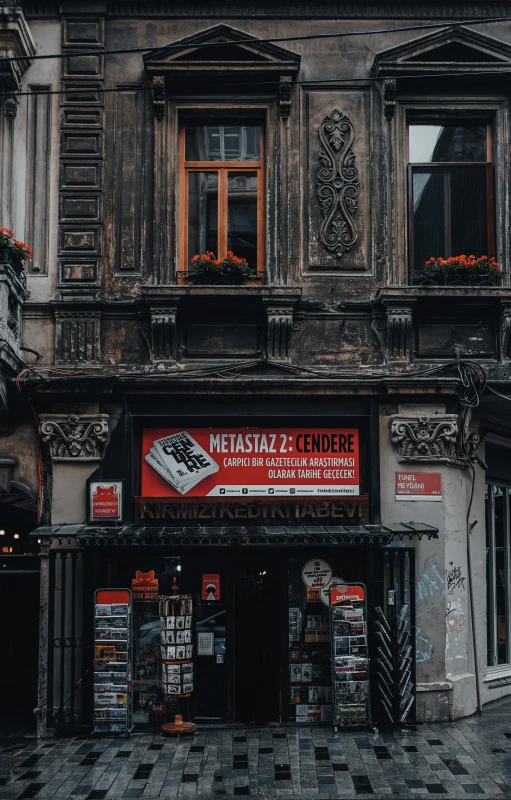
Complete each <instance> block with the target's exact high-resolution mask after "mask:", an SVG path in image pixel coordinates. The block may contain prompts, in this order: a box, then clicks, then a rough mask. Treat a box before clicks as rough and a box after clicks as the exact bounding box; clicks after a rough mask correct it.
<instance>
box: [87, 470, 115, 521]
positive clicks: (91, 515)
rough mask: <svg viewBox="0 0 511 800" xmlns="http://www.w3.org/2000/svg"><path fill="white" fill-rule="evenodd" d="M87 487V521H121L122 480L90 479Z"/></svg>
mask: <svg viewBox="0 0 511 800" xmlns="http://www.w3.org/2000/svg"><path fill="white" fill-rule="evenodd" d="M87 483H88V487H87V506H88V508H87V518H88V521H89V522H121V521H122V519H123V502H124V496H123V495H124V481H123V480H114V481H110V480H107V481H91V480H89V481H88V482H87Z"/></svg>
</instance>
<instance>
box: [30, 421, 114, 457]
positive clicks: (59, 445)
mask: <svg viewBox="0 0 511 800" xmlns="http://www.w3.org/2000/svg"><path fill="white" fill-rule="evenodd" d="M39 419H40V426H39V431H40V434H41V439H42V441H43V442H44V444H45V445H46V447H47V449H48V451H49V454H50V457H51V460H52V461H101V458H102V446H103V444H104V443H105V442H106V439H107V436H108V414H84V415H82V416H79V417H78V416H74V415H72V414H41V416H40V418H39Z"/></svg>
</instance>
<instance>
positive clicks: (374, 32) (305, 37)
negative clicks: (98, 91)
mask: <svg viewBox="0 0 511 800" xmlns="http://www.w3.org/2000/svg"><path fill="white" fill-rule="evenodd" d="M509 21H511V17H510V16H505V17H486V18H485V17H480V18H479V19H478V18H475V19H474V18H472V19H467V20H461V19H460V20H458V21H457V22H432V23H428V24H426V25H421V24H418V25H400V26H398V27H394V28H383V29H377V28H376V29H371V30H364V31H337V32H336V33H308V34H302V35H295V36H273V37H271V38H269V39H258V38H257V37H255V36H252V37H251V38H249V39H238V40H237V41H234V40H233V41H227V42H225V41H217V42H208V41H206V42H193V41H191V42H188V43H184V42H183V40H181V41H179V42H176V43H174V44H170V45H157V46H156V45H155V46H154V47H122V48H118V49H116V50H101V49H98V48H96V49H95V50H69V51H66V52H65V53H41V54H39V55H34V56H31V57H30V58H31V59H32V60H40V59H49V58H68V57H69V56H70V55H80V56H92V55H94V56H97V55H123V54H127V53H152V52H153V51H156V50H165V51H166V52H167V53H169V52H171V51H172V50H181V49H183V47H184V46H186V47H193V48H194V50H200V49H202V48H208V49H209V48H211V47H238V46H239V45H240V44H247V45H252V46H254V45H258V44H275V43H276V42H300V41H311V40H314V39H341V38H346V37H351V36H381V35H382V34H386V33H398V32H403V31H420V30H432V29H433V30H434V29H439V28H440V29H441V28H443V29H445V30H448V29H449V28H456V27H459V26H460V25H488V24H490V23H494V22H509ZM26 60H27V56H6V57H3V58H0V64H1V63H7V62H11V61H26Z"/></svg>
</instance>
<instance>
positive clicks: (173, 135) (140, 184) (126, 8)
mask: <svg viewBox="0 0 511 800" xmlns="http://www.w3.org/2000/svg"><path fill="white" fill-rule="evenodd" d="M21 5H22V7H18V6H16V7H14V6H11V5H9V4H8V3H7V4H6V3H5V2H4V3H3V5H0V53H1V55H2V58H3V59H4V60H3V61H2V69H1V71H0V89H1V92H2V110H1V119H0V143H1V144H0V150H1V160H0V180H1V187H2V190H1V196H0V208H1V215H0V222H1V224H2V226H3V227H5V228H8V229H12V230H13V231H14V233H15V235H16V237H17V238H18V239H20V240H23V241H25V242H27V243H28V244H29V245H31V247H32V250H33V259H32V260H30V261H27V262H26V263H25V268H24V269H20V268H19V265H18V266H17V265H16V264H15V263H14V262H13V261H12V259H10V257H9V254H8V253H6V254H3V255H2V253H0V278H1V282H0V302H1V308H2V315H1V319H0V403H1V411H2V420H1V421H0V475H1V476H2V480H1V486H0V514H1V515H2V517H1V523H2V529H4V530H5V533H3V534H2V536H3V539H2V543H1V548H2V556H5V559H4V558H2V561H4V560H5V564H2V566H3V570H4V573H5V574H3V575H1V576H0V581H2V585H1V591H3V592H4V593H5V596H6V598H9V597H12V596H17V595H18V593H19V594H20V595H21V596H22V597H23V601H22V602H20V603H19V604H17V603H15V604H13V605H14V606H15V608H13V610H12V612H10V615H11V618H12V623H13V624H12V625H11V628H12V631H11V633H10V634H9V635H10V636H11V637H12V642H13V647H14V648H15V649H16V648H17V647H18V645H19V643H18V640H17V639H16V637H17V636H19V635H20V634H19V630H20V626H19V625H18V624H17V623H16V620H18V621H19V622H20V623H21V621H22V619H23V618H25V619H28V618H30V619H32V620H36V622H35V626H34V632H33V635H31V640H33V641H32V645H31V648H30V647H28V645H27V647H28V649H26V650H23V652H24V653H25V654H26V655H27V659H26V661H27V662H28V663H29V664H31V665H33V669H32V671H30V669H28V672H26V674H25V673H23V681H24V682H25V685H26V686H28V685H30V686H31V687H32V690H31V691H33V693H34V697H35V693H36V692H37V703H36V705H37V719H38V730H39V733H40V735H52V734H54V733H55V732H57V733H59V732H61V731H64V730H70V729H72V728H83V729H90V726H91V725H92V724H93V715H94V714H95V713H96V712H95V711H94V702H95V700H94V673H95V670H94V660H95V658H96V657H97V652H96V651H95V649H94V648H95V646H96V645H95V642H94V636H95V633H94V605H93V604H94V592H96V591H97V590H99V589H105V588H113V589H121V588H128V589H131V588H133V593H134V594H133V598H134V599H133V602H134V611H133V622H134V630H133V637H134V652H133V654H132V657H133V665H132V666H133V673H132V678H133V690H134V691H133V704H134V705H133V715H134V722H135V724H138V725H149V724H151V722H154V719H155V717H154V709H155V708H157V707H158V703H161V701H162V689H161V672H160V663H159V659H160V653H161V651H160V649H159V648H160V642H159V639H158V635H159V611H158V603H157V602H156V600H155V598H156V597H157V595H158V594H163V595H172V593H173V592H174V593H175V592H181V593H185V594H187V595H191V597H192V598H193V602H194V616H195V619H194V630H193V633H192V640H193V647H194V653H193V659H194V685H193V691H192V692H190V693H188V694H191V697H188V698H186V699H187V703H188V705H187V706H186V708H185V713H186V714H187V715H189V716H190V717H191V718H193V719H194V720H195V721H196V722H199V723H201V722H202V723H204V724H206V723H212V722H213V723H215V724H220V723H222V724H223V723H232V722H253V721H274V722H303V721H308V722H310V723H311V724H314V723H315V722H318V721H319V722H321V721H329V720H330V719H331V711H329V710H328V709H329V707H330V708H331V705H332V698H331V696H330V693H329V692H328V691H327V689H328V686H325V684H328V679H327V678H325V675H326V673H328V671H329V669H330V667H329V666H328V664H329V661H328V657H327V655H326V653H327V651H328V654H329V653H330V650H329V647H330V646H329V644H328V631H327V632H325V620H326V619H327V618H328V606H327V605H326V604H324V603H322V602H321V598H320V596H319V592H317V593H316V595H315V594H314V591H309V590H313V589H314V586H307V564H309V563H310V562H312V563H313V564H314V563H315V562H316V566H317V568H318V569H319V567H318V564H321V568H322V569H323V567H324V564H323V562H325V564H326V566H325V567H324V569H325V570H326V572H327V574H328V575H329V576H334V577H336V578H338V579H339V581H340V582H346V583H357V584H360V583H361V584H363V585H364V586H365V587H366V595H367V609H368V621H367V623H366V625H367V627H366V629H365V634H364V635H365V636H366V637H367V642H366V646H368V654H369V658H370V663H371V668H370V676H368V681H367V684H368V687H369V691H370V698H371V699H370V708H371V718H372V720H373V721H374V722H376V723H379V722H381V723H383V722H385V721H389V717H390V716H392V714H393V713H394V711H395V709H394V711H393V712H392V713H391V714H387V707H386V703H385V683H384V681H383V682H382V678H381V676H379V672H380V670H379V666H378V665H379V664H380V662H381V658H380V656H381V653H380V651H379V650H378V647H379V643H380V639H379V637H378V630H379V629H378V626H377V625H376V622H375V620H377V618H378V616H377V614H378V612H377V611H376V609H377V608H381V610H382V613H383V615H384V616H385V615H391V614H392V602H393V601H395V602H396V605H397V609H398V611H399V610H403V609H404V611H403V619H405V618H406V622H407V625H408V626H409V633H410V650H409V651H407V652H406V653H405V654H404V656H405V658H408V657H409V658H410V659H411V662H410V663H411V669H412V674H413V689H412V693H411V695H410V696H411V697H413V698H414V702H413V705H412V707H411V710H410V712H409V715H408V716H407V717H406V719H411V718H412V716H413V718H415V719H417V720H418V721H426V720H450V719H456V718H459V717H462V716H465V715H469V714H472V713H474V711H476V710H477V709H478V708H482V707H483V706H484V705H485V704H486V703H488V702H490V701H491V700H494V699H498V698H500V697H502V696H504V695H507V694H509V693H510V692H511V638H510V637H511V608H510V597H509V591H510V590H509V586H510V583H509V576H510V570H511V541H510V536H511V534H510V526H511V512H510V507H509V493H510V486H511V467H510V466H509V458H508V454H509V448H510V447H511V415H510V411H509V410H508V407H509V397H508V393H509V375H510V358H511V355H510V342H509V331H510V330H511V278H510V269H511V268H510V248H511V238H510V231H509V225H508V215H509V208H510V199H511V198H510V196H509V192H510V185H511V182H510V180H509V178H510V174H509V173H510V158H511V152H510V146H509V125H510V102H511V101H510V93H509V77H510V74H511V16H510V15H509V13H508V7H507V4H505V3H499V2H491V3H485V4H482V3H477V2H463V3H462V2H457V0H453V2H452V3H451V4H450V9H449V13H447V11H446V8H445V6H444V5H442V4H440V3H437V2H421V3H416V2H414V3H411V2H386V1H384V0H381V1H380V2H371V3H365V2H358V3H349V2H338V3H321V2H316V3H314V4H311V3H299V2H294V3H291V2H284V0H281V1H279V0H277V2H273V3H267V2H265V0H257V1H256V2H254V3H252V4H250V6H247V5H246V4H243V3H241V4H240V3H236V2H226V3H223V4H220V5H218V4H214V3H209V2H195V3H182V2H177V1H172V2H171V1H170V0H160V2H152V0H119V1H118V2H110V1H109V0H106V1H105V0H97V1H94V2H93V1H92V0H90V1H89V0H84V2H83V3H81V4H80V7H79V8H78V7H77V4H76V3H71V2H62V3H58V2H53V1H52V0H48V1H47V2H46V1H45V2H38V0H33V2H23V3H22V4H21ZM228 251H231V252H233V253H234V255H235V256H236V257H238V258H239V259H245V261H246V263H247V264H248V267H247V269H249V274H248V276H247V275H243V276H242V277H241V278H240V277H237V276H239V274H240V273H239V267H237V266H236V264H237V263H238V262H234V267H233V266H232V265H233V262H232V259H231V261H230V262H229V263H230V265H231V267H232V270H233V271H234V272H233V271H232V270H231V272H230V273H223V274H222V276H221V279H220V280H219V279H218V270H219V269H221V268H222V267H221V265H220V266H219V265H218V264H216V265H213V267H212V268H210V269H209V272H207V270H206V274H205V276H204V275H203V276H202V278H201V277H200V276H198V275H197V273H196V272H195V278H194V270H196V269H197V265H198V264H199V265H200V264H202V265H203V266H204V264H203V262H204V261H207V259H203V261H202V262H197V260H194V256H196V255H200V254H204V253H206V252H213V253H214V254H215V256H216V257H217V258H216V260H217V261H222V260H223V259H225V258H227V253H228ZM464 254H465V255H464ZM472 254H473V255H472ZM458 256H462V258H461V260H460V259H458V260H457V261H456V257H458ZM448 258H451V262H449V263H442V262H441V261H439V260H438V259H445V260H447V259H448ZM431 259H433V260H434V263H429V265H428V266H426V262H430V260H431ZM435 259H436V261H435ZM452 259H454V262H453V261H452ZM491 259H493V262H492V261H491ZM495 262H497V264H498V265H500V266H498V265H497V266H494V267H492V266H491V264H493V263H495ZM489 265H490V266H489ZM206 267H207V264H206ZM215 268H218V269H217V272H216V273H215V274H213V273H214V271H215ZM224 268H225V265H224ZM237 269H238V272H236V270H237ZM211 270H213V272H212V271H211ZM233 275H234V277H233ZM186 434H187V435H188V437H189V438H187V436H186ZM172 437H173V438H172ZM183 437H184V438H183ZM162 442H163V444H162ZM158 443H159V444H158ZM159 448H161V449H159ZM166 448H167V449H166ZM169 448H170V449H169ZM183 448H184V450H183ZM186 448H188V449H186ZM194 448H195V449H194ZM166 456H168V457H169V458H173V459H174V461H173V462H172V463H170V461H168V460H166V458H165V457H166ZM208 458H209V459H210V460H209V461H208ZM176 464H181V465H182V467H183V469H182V470H180V469H178V468H175V467H176ZM190 464H192V466H190ZM169 465H170V466H169ZM183 465H184V466H183ZM183 470H184V471H183ZM187 471H188V472H187ZM190 476H191V477H190ZM201 476H202V477H201ZM105 493H106V494H105ZM15 534H16V538H14V536H15ZM4 542H5V544H4ZM137 580H138V581H139V582H140V585H139V584H137V583H136V581H137ZM37 581H38V583H37ZM133 581H135V583H133ZM144 581H145V582H146V584H147V586H145V589H144V585H145V584H144ZM36 583H37V585H38V587H39V589H38V591H39V598H38V597H37V587H36V589H34V587H35V585H36ZM208 586H209V589H208ZM316 586H317V587H320V586H321V583H318V584H316ZM137 587H138V588H137ZM141 587H142V588H141ZM211 587H213V588H211ZM393 593H394V594H393ZM3 608H5V605H4V606H3ZM4 613H9V612H5V611H3V612H2V614H4ZM20 615H21V618H20ZM37 615H39V616H37ZM15 623H16V624H15ZM37 629H38V630H39V637H38V642H37V641H36V638H37V637H36V633H35V631H37ZM201 637H202V638H201ZM311 645H313V646H312V647H311ZM172 646H173V645H172ZM350 646H351V645H350ZM208 648H212V649H208ZM37 651H38V666H37ZM20 652H22V651H21V650H20ZM348 654H349V651H348ZM379 659H380V660H379ZM297 665H300V667H301V670H302V672H301V673H300V678H299V679H296V677H293V671H294V673H296V667H297ZM308 665H310V666H311V670H312V669H314V668H316V669H315V670H314V672H313V673H311V671H310V670H309V668H308ZM20 674H21V673H20ZM6 680H14V679H13V678H12V677H11V678H8V677H6ZM16 680H17V678H16ZM4 685H5V681H4ZM26 695H27V697H28V690H27V691H26ZM167 700H168V698H167ZM34 704H35V703H34ZM173 708H174V707H173V706H172V703H171V702H170V701H169V703H168V714H169V715H170V714H171V712H172V711H173ZM13 710H16V709H13ZM161 713H162V714H163V713H164V712H161ZM410 715H412V716H410ZM394 716H395V714H394ZM160 721H161V720H160Z"/></svg>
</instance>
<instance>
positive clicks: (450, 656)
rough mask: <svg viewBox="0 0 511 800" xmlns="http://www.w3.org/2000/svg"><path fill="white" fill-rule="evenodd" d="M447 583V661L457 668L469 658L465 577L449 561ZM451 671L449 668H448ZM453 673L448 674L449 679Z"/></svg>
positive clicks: (459, 569)
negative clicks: (462, 661)
mask: <svg viewBox="0 0 511 800" xmlns="http://www.w3.org/2000/svg"><path fill="white" fill-rule="evenodd" d="M446 583H447V609H446V612H445V617H446V621H447V636H446V640H445V659H446V663H447V664H449V663H450V664H451V665H452V668H454V667H455V663H456V661H460V660H463V659H465V658H466V657H467V654H466V646H465V645H466V642H465V635H464V633H465V600H466V598H465V576H464V575H463V573H462V570H461V567H460V566H457V565H456V564H455V563H454V562H453V561H449V567H448V569H447V574H446ZM448 669H449V668H448ZM449 675H451V672H449V671H448V672H447V676H448V677H449Z"/></svg>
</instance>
